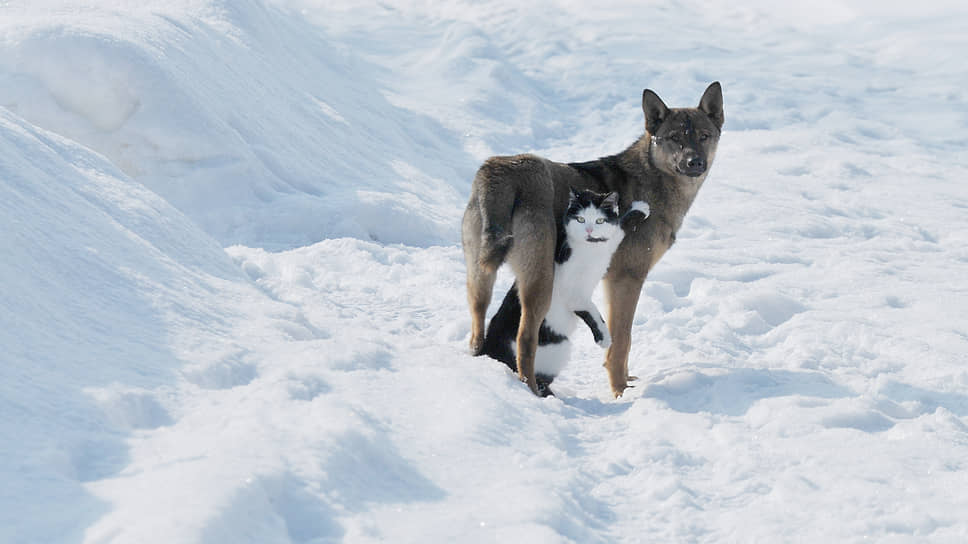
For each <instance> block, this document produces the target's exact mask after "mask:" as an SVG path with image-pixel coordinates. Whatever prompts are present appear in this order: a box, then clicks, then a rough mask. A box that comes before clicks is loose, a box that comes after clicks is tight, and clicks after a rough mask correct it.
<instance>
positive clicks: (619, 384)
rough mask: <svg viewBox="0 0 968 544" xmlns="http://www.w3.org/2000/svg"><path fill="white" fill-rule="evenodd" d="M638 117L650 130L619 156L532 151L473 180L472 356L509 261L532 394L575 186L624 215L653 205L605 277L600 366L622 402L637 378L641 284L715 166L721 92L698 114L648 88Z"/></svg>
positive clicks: (499, 161)
mask: <svg viewBox="0 0 968 544" xmlns="http://www.w3.org/2000/svg"><path fill="white" fill-rule="evenodd" d="M642 111H643V113H644V114H645V133H644V134H643V135H642V136H641V137H640V138H639V139H638V140H636V141H635V143H633V144H632V145H631V146H629V147H628V148H627V149H626V150H625V151H622V152H621V153H618V154H615V155H610V156H607V157H602V158H600V159H597V160H593V161H588V162H580V163H567V164H566V163H559V162H554V161H551V160H548V159H544V158H542V157H538V156H536V155H532V154H523V155H514V156H499V157H491V158H489V159H487V160H486V161H484V163H483V164H482V165H481V167H480V168H479V169H478V171H477V174H476V175H475V177H474V181H473V183H472V185H471V195H470V199H469V201H468V203H467V208H466V210H465V211H464V217H463V221H462V224H461V241H462V246H463V251H464V259H465V263H466V266H467V303H468V306H469V309H470V313H471V336H470V351H471V353H472V354H474V355H480V354H481V352H482V346H483V342H484V323H485V313H486V311H487V307H488V305H489V304H490V302H491V296H492V291H493V288H494V280H495V278H496V277H497V270H498V268H499V267H500V266H501V265H502V264H503V263H505V262H507V263H508V264H510V266H511V270H512V271H513V272H514V275H515V278H516V280H517V287H518V296H519V298H520V301H521V321H520V324H519V327H518V336H517V340H516V342H517V349H516V354H517V355H516V357H517V370H518V376H519V378H520V379H521V381H523V382H525V383H527V385H528V387H529V388H530V389H531V391H532V392H534V393H535V394H538V384H537V381H536V379H535V370H534V357H535V351H536V349H537V345H538V332H539V328H540V326H541V322H542V320H543V319H544V317H545V314H546V313H547V312H548V308H549V306H550V303H551V293H552V283H553V278H554V263H555V256H554V252H555V247H556V245H557V242H556V237H557V235H558V234H557V233H558V231H559V228H560V227H561V225H560V223H561V218H562V217H563V216H564V212H565V209H566V208H567V207H568V200H569V195H570V194H571V189H572V188H575V189H579V190H580V189H590V190H593V191H597V192H600V193H607V192H613V191H614V192H617V193H618V194H619V210H620V213H625V212H626V211H628V209H629V207H630V206H631V204H632V202H633V201H637V200H642V201H645V202H647V203H648V205H649V206H650V208H651V215H649V217H648V219H647V220H646V221H645V222H644V223H643V224H642V225H641V226H639V227H638V228H637V229H636V230H635V231H633V232H631V233H629V234H628V235H627V236H626V237H625V239H624V240H622V243H621V245H619V247H618V249H617V250H616V251H615V253H614V255H613V256H612V259H611V263H610V264H609V267H608V272H606V274H605V278H604V280H603V281H604V289H605V301H606V304H607V314H608V317H607V321H608V328H609V331H610V333H611V336H612V345H611V346H610V347H609V348H608V350H607V351H606V354H605V363H604V366H605V368H606V370H607V372H608V379H609V385H610V386H611V389H612V393H613V395H614V396H615V397H616V398H617V397H620V396H622V394H623V392H624V391H625V389H626V388H628V387H629V383H628V382H629V381H630V380H634V379H635V377H634V376H629V372H628V356H629V350H630V348H631V332H632V319H633V317H634V315H635V308H636V305H637V304H638V301H639V295H640V292H641V289H642V284H643V282H644V281H645V278H646V276H647V275H648V273H649V270H651V269H652V268H653V267H654V266H655V265H656V263H657V262H659V259H661V258H662V256H663V255H664V254H665V252H666V251H667V250H668V249H669V248H670V247H671V246H672V244H673V243H674V242H675V240H676V232H677V231H678V230H679V228H680V227H681V226H682V221H683V219H684V218H685V215H686V212H687V211H688V210H689V207H690V206H691V205H692V202H693V200H694V199H695V198H696V194H697V193H698V191H699V188H700V187H702V184H703V181H705V179H706V176H707V174H708V173H709V168H710V166H712V162H713V159H714V158H715V156H716V147H717V145H718V143H719V138H720V134H721V132H722V128H723V123H724V121H725V117H724V114H723V92H722V87H721V86H720V84H719V82H713V83H712V84H710V85H709V87H707V88H706V91H705V92H704V93H703V95H702V98H701V99H700V100H699V105H698V106H697V107H695V108H669V107H667V106H666V105H665V103H664V102H663V101H662V99H661V98H659V96H658V95H657V94H656V93H655V92H653V91H651V90H649V89H645V90H644V91H642Z"/></svg>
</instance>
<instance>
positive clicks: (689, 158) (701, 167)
mask: <svg viewBox="0 0 968 544" xmlns="http://www.w3.org/2000/svg"><path fill="white" fill-rule="evenodd" d="M676 170H678V171H679V173H680V174H683V175H685V176H689V177H691V178H695V177H699V176H701V175H703V174H704V173H706V159H704V158H702V157H700V156H699V155H698V154H696V153H687V154H685V155H683V156H682V159H681V160H680V161H679V164H677V165H676Z"/></svg>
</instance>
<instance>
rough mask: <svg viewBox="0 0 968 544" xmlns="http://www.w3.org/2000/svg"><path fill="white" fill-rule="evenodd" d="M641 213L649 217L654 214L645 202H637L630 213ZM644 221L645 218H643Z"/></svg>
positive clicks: (633, 204)
mask: <svg viewBox="0 0 968 544" xmlns="http://www.w3.org/2000/svg"><path fill="white" fill-rule="evenodd" d="M632 212H641V213H642V215H644V216H645V217H648V216H649V214H650V213H652V209H651V208H649V203H648V202H646V201H644V200H636V201H634V202H632V207H631V208H629V213H632ZM643 219H644V218H643Z"/></svg>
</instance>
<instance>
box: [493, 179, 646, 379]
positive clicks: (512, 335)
mask: <svg viewBox="0 0 968 544" xmlns="http://www.w3.org/2000/svg"><path fill="white" fill-rule="evenodd" d="M648 215H649V205H648V204H646V203H645V202H642V201H635V202H633V203H632V207H631V208H630V209H629V211H628V212H627V213H626V214H625V215H623V216H622V217H621V218H620V217H619V215H618V193H614V192H613V193H608V194H602V193H596V192H593V191H581V192H578V191H575V190H574V189H572V190H571V200H570V202H569V204H568V211H567V212H565V217H564V221H563V222H562V227H561V231H560V232H559V234H558V247H557V250H556V252H555V275H554V280H553V281H554V284H553V286H552V295H551V308H550V309H549V310H548V314H547V315H546V316H545V318H544V321H543V322H542V323H541V330H540V332H539V333H538V350H537V352H536V353H535V359H534V369H535V377H536V379H537V382H538V393H539V394H540V395H541V396H542V397H546V396H548V395H553V393H552V392H551V389H550V387H549V386H550V384H551V382H552V381H554V379H555V377H556V376H557V375H558V374H559V373H560V372H561V370H562V369H563V368H564V367H565V365H566V364H567V363H568V358H569V355H570V353H571V343H570V342H569V340H568V335H569V334H571V333H572V332H574V330H575V327H577V325H578V320H579V319H581V320H582V321H584V322H585V324H586V325H588V328H589V329H591V331H592V335H593V337H594V338H595V342H597V343H598V345H599V346H602V347H603V348H607V347H608V346H610V345H611V343H612V338H611V336H610V335H609V333H608V327H607V326H606V325H605V321H604V320H603V319H602V315H601V314H600V313H599V311H598V308H596V307H595V304H594V303H593V302H592V300H591V297H592V292H593V291H594V290H595V286H596V285H598V282H599V281H600V280H601V279H602V276H604V275H605V271H606V270H608V263H609V262H610V261H611V259H612V253H614V252H615V250H616V249H617V248H618V245H619V244H620V243H621V242H622V239H623V238H625V230H624V229H625V228H627V227H631V226H632V225H637V224H638V222H640V221H643V220H645V218H646V217H648ZM520 320H521V301H520V300H519V299H518V289H517V282H515V284H514V285H512V286H511V289H510V290H508V293H507V295H505V297H504V301H503V302H502V303H501V307H500V308H498V311H497V313H496V314H494V317H492V318H491V322H490V323H489V324H488V326H487V333H486V334H485V335H484V346H483V353H484V354H486V355H489V356H490V357H492V358H494V359H497V360H499V361H501V362H503V363H504V364H506V365H508V366H509V367H510V368H511V370H512V371H514V372H517V370H518V369H517V362H516V358H515V351H516V349H517V336H518V324H519V322H520Z"/></svg>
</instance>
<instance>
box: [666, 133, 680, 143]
mask: <svg viewBox="0 0 968 544" xmlns="http://www.w3.org/2000/svg"><path fill="white" fill-rule="evenodd" d="M669 139H670V140H672V141H673V142H675V143H679V141H680V140H682V136H679V134H673V135H672V136H669Z"/></svg>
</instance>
